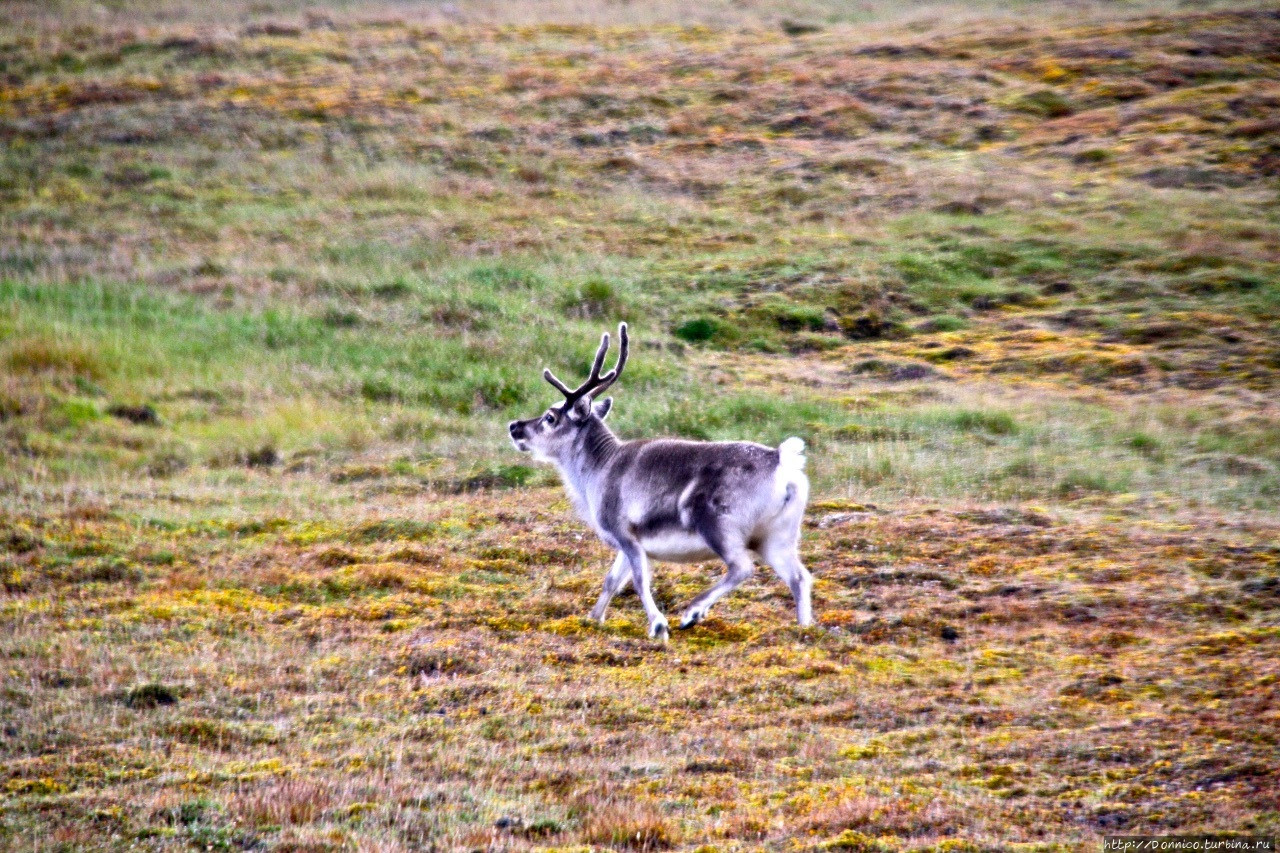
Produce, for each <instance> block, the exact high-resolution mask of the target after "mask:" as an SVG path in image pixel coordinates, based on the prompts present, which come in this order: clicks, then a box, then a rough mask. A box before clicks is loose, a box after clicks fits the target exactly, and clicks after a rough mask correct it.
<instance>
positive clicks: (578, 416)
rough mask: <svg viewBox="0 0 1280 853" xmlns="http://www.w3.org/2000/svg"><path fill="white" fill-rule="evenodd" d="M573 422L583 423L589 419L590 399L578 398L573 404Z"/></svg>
mask: <svg viewBox="0 0 1280 853" xmlns="http://www.w3.org/2000/svg"><path fill="white" fill-rule="evenodd" d="M571 414H572V415H573V418H574V420H579V421H585V420H586V419H587V418H589V417H591V398H590V397H580V398H579V399H578V400H577V401H575V402H574V404H573V410H572V413H571Z"/></svg>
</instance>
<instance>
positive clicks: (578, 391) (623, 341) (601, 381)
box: [542, 323, 627, 409]
mask: <svg viewBox="0 0 1280 853" xmlns="http://www.w3.org/2000/svg"><path fill="white" fill-rule="evenodd" d="M618 341H619V344H618V363H617V364H615V365H614V366H613V369H612V370H610V371H609V372H608V373H606V374H605V375H604V376H601V375H600V368H602V367H604V356H605V353H607V352H608V351H609V333H608V332H605V333H604V334H603V335H601V336H600V348H599V349H597V350H596V358H595V361H594V362H593V363H592V365H591V375H590V376H589V377H587V381H586V382H583V383H582V384H581V385H579V386H578V387H577V388H575V389H573V390H572V391H570V390H569V386H567V385H565V384H564V383H563V382H561V381H560V380H559V379H557V378H556V375H555V374H554V373H552V372H551V368H549V367H548V368H544V369H543V371H542V378H543V379H546V380H547V381H548V382H550V383H551V384H552V385H554V386H555V388H556V390H557V391H559V392H560V393H561V394H563V395H564V398H565V408H566V409H569V408H571V407H572V406H573V404H574V403H576V402H578V401H579V400H581V399H582V398H583V397H586V396H588V395H592V396H594V395H596V394H598V393H600V392H601V391H603V390H605V389H606V388H608V387H609V386H610V385H612V384H613V383H615V382H617V381H618V377H619V376H621V375H622V368H623V367H625V366H626V364H627V324H626V323H619V324H618Z"/></svg>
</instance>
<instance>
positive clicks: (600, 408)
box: [594, 397, 613, 420]
mask: <svg viewBox="0 0 1280 853" xmlns="http://www.w3.org/2000/svg"><path fill="white" fill-rule="evenodd" d="M612 408H613V398H612V397H605V398H604V399H603V400H601V401H600V402H599V403H596V404H595V406H594V411H595V413H596V417H597V418H599V419H600V420H604V419H605V418H607V417H609V411H610V410H611V409H612Z"/></svg>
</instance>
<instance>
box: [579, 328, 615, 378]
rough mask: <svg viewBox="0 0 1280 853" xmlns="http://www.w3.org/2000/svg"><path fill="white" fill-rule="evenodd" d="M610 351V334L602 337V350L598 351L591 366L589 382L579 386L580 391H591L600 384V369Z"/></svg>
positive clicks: (606, 333)
mask: <svg viewBox="0 0 1280 853" xmlns="http://www.w3.org/2000/svg"><path fill="white" fill-rule="evenodd" d="M608 351H609V333H608V332H605V333H604V334H603V335H601V336H600V348H599V349H597V350H596V360H595V361H594V362H592V364H591V375H590V376H588V377H587V381H586V382H583V383H582V384H581V385H580V386H578V390H579V391H583V390H589V389H590V388H591V387H592V386H594V385H596V384H597V383H599V382H600V368H602V367H604V355H605V353H607V352H608Z"/></svg>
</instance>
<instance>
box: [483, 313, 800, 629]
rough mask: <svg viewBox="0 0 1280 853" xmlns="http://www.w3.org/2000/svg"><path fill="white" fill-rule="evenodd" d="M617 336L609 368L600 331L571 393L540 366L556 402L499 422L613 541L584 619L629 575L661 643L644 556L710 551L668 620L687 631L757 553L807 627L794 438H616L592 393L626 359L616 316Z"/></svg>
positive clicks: (606, 406)
mask: <svg viewBox="0 0 1280 853" xmlns="http://www.w3.org/2000/svg"><path fill="white" fill-rule="evenodd" d="M618 338H619V349H618V362H617V364H616V365H614V367H613V369H612V370H610V371H609V372H608V373H606V374H604V375H603V376H601V375H600V369H601V368H602V367H603V366H604V358H605V353H606V352H608V350H609V335H608V333H607V332H606V333H605V334H604V335H602V336H601V338H600V348H599V349H598V350H596V357H595V363H594V364H593V365H592V367H591V375H590V377H588V378H587V381H586V382H584V383H582V384H581V385H579V386H578V387H577V388H575V389H573V390H570V389H569V387H568V386H567V385H565V384H564V383H563V382H561V381H560V380H559V379H557V378H556V376H555V374H553V373H552V372H551V371H550V370H549V369H544V370H543V372H542V376H543V378H544V379H546V380H547V381H548V382H550V383H551V384H552V385H553V386H555V388H556V390H558V391H559V392H560V393H561V394H563V395H564V402H563V403H557V404H556V405H553V406H552V407H551V408H549V409H547V410H546V412H544V413H543V414H542V415H540V416H538V417H535V418H530V419H528V420H524V421H512V422H511V423H510V425H509V426H508V430H509V431H510V433H511V441H512V442H513V443H514V444H515V446H516V449H517V450H519V451H521V452H529V453H532V454H533V457H534V458H535V459H537V460H539V461H542V462H550V463H552V464H553V465H555V466H556V468H557V469H558V470H559V472H560V477H561V479H562V480H563V481H564V485H565V488H566V490H567V491H568V492H569V496H570V497H571V498H572V500H573V503H574V506H575V507H576V509H577V511H578V514H579V515H580V516H582V518H583V520H585V521H586V522H587V523H588V524H590V525H591V527H592V529H594V530H595V532H596V534H597V535H598V536H599V537H600V538H601V539H602V540H603V541H604V542H605V543H606V544H607V545H609V547H611V548H616V549H617V550H618V556H617V558H616V559H615V560H614V561H613V567H612V568H611V569H610V570H609V573H608V574H607V575H606V576H605V579H604V589H603V591H602V592H601V593H600V598H599V600H597V601H596V606H595V607H594V608H593V609H592V611H591V618H593V619H596V620H598V621H600V622H603V621H604V616H605V610H606V609H607V608H608V607H609V602H610V601H611V600H612V599H613V597H614V596H615V595H617V594H618V593H619V592H622V591H623V590H624V589H626V587H627V584H628V583H630V584H634V585H635V589H636V592H637V593H638V594H639V596H640V601H641V603H642V604H643V605H644V611H645V615H646V616H647V617H648V620H649V636H650V637H656V638H659V639H661V640H662V641H663V642H664V643H665V642H666V641H667V640H668V639H669V637H670V629H669V628H668V627H667V620H666V617H665V616H663V615H662V611H661V610H659V609H658V605H657V604H655V603H654V600H653V592H652V589H651V580H652V573H651V569H650V565H649V564H650V560H661V561H666V562H681V563H693V562H700V561H702V560H710V559H715V558H719V559H721V560H723V561H724V563H725V565H726V566H727V567H728V572H727V573H726V574H725V575H724V577H722V578H721V579H720V580H719V581H718V582H717V583H715V584H714V585H712V586H711V587H709V588H708V589H707V590H706V591H705V592H703V593H702V594H701V595H699V596H698V597H696V598H695V599H694V600H693V601H692V602H691V603H690V604H689V607H688V609H686V610H685V611H684V614H683V615H682V616H681V618H680V627H681V628H688V627H691V626H693V625H696V624H697V623H698V622H699V621H701V620H702V619H704V618H705V617H706V615H707V611H708V610H710V609H711V606H712V605H713V604H715V603H716V602H717V601H719V600H720V599H721V598H722V597H724V596H725V595H727V594H728V593H730V592H732V591H733V590H734V589H735V588H736V587H737V586H738V585H739V584H741V583H742V582H743V581H745V580H746V579H747V578H749V577H751V574H752V572H753V571H754V562H753V557H758V558H760V559H761V560H763V561H764V562H765V563H768V564H769V565H770V566H771V567H772V568H773V570H774V572H775V573H776V574H777V575H778V577H780V578H781V579H782V581H783V582H784V583H785V584H786V585H787V586H788V587H789V588H790V590H791V596H792V598H793V599H795V605H796V619H797V620H798V621H799V623H800V625H801V626H802V627H803V626H808V625H811V624H813V614H812V607H811V604H810V593H811V590H812V587H813V576H812V575H810V574H809V572H808V570H806V569H805V567H804V566H803V565H802V564H801V562H800V556H799V552H798V545H799V541H800V523H801V520H802V519H803V517H804V507H805V502H806V501H807V500H808V497H809V480H808V478H807V477H805V474H804V463H805V458H804V441H803V440H801V439H799V438H788V439H787V440H786V441H784V442H782V444H781V445H779V446H778V448H777V449H776V450H775V449H774V448H772V447H765V446H764V445H761V444H755V443H752V442H746V441H716V442H707V441H686V440H682V439H673V438H657V439H641V440H638V441H622V440H620V439H618V437H617V436H615V435H614V434H613V432H612V431H611V430H610V429H609V427H607V426H606V425H605V422H604V421H605V418H606V417H607V416H608V415H609V411H610V410H611V409H612V408H613V398H611V397H605V398H604V399H602V400H598V401H597V398H599V396H600V395H601V394H602V393H603V392H604V391H606V390H607V389H608V388H609V386H611V385H612V384H613V383H614V382H616V381H618V377H619V376H621V375H622V369H623V367H625V366H626V363H627V344H628V341H627V324H626V323H622V324H620V325H619V326H618Z"/></svg>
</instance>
